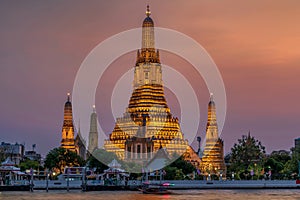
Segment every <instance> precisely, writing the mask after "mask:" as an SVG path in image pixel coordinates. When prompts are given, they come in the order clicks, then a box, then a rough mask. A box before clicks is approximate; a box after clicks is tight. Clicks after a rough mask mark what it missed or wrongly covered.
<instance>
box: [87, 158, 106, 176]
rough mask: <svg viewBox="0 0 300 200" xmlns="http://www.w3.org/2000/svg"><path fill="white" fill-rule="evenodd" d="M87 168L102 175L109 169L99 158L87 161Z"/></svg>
mask: <svg viewBox="0 0 300 200" xmlns="http://www.w3.org/2000/svg"><path fill="white" fill-rule="evenodd" d="M87 166H88V167H89V168H94V169H96V170H95V172H96V173H102V172H103V171H104V170H106V169H108V166H107V165H105V164H103V163H102V162H100V161H99V160H98V159H97V158H95V157H94V156H90V157H89V158H88V160H87Z"/></svg>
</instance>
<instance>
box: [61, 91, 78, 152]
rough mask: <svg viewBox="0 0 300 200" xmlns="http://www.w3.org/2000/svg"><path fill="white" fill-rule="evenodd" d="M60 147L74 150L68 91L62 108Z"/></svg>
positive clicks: (70, 104)
mask: <svg viewBox="0 0 300 200" xmlns="http://www.w3.org/2000/svg"><path fill="white" fill-rule="evenodd" d="M61 147H63V148H65V149H69V150H71V151H75V141H74V125H73V114H72V103H71V101H70V93H68V98H67V102H66V103H65V108H64V123H63V127H62V140H61Z"/></svg>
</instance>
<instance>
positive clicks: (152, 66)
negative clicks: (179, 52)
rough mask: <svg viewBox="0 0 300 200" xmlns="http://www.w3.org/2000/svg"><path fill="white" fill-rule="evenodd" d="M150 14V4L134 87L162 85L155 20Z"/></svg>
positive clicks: (144, 24) (138, 52)
mask: <svg viewBox="0 0 300 200" xmlns="http://www.w3.org/2000/svg"><path fill="white" fill-rule="evenodd" d="M150 14H151V12H150V9H149V6H147V11H146V18H145V19H144V21H143V25H142V48H141V50H138V51H137V59H136V66H135V72H134V81H133V84H134V88H138V87H140V86H142V85H146V84H158V85H162V74H161V73H162V72H161V65H160V59H159V51H158V50H155V45H154V44H155V42H154V22H153V20H152V19H151V17H150Z"/></svg>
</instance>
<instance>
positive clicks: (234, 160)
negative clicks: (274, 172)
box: [227, 134, 266, 179]
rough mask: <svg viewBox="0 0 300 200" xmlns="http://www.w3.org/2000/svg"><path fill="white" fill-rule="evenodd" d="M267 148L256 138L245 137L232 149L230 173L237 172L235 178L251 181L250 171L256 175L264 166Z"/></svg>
mask: <svg viewBox="0 0 300 200" xmlns="http://www.w3.org/2000/svg"><path fill="white" fill-rule="evenodd" d="M265 156H266V155H265V147H264V146H263V145H262V144H261V142H260V141H258V140H256V139H255V138H254V137H252V136H250V134H249V135H248V136H245V135H243V136H242V138H241V139H239V140H238V143H236V144H234V146H233V147H232V148H231V154H230V156H229V157H230V158H229V163H230V167H229V168H228V170H227V171H228V173H231V172H235V178H236V179H238V178H241V179H250V178H251V175H250V171H252V170H253V171H254V173H256V175H258V173H260V171H259V169H260V168H261V167H262V166H263V164H264V159H265ZM227 159H228V158H227Z"/></svg>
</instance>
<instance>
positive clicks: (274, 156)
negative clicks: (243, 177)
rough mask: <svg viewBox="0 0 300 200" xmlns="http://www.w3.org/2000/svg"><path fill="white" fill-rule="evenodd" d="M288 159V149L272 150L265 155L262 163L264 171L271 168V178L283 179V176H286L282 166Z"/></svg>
mask: <svg viewBox="0 0 300 200" xmlns="http://www.w3.org/2000/svg"><path fill="white" fill-rule="evenodd" d="M290 160H291V156H290V154H289V152H288V151H284V150H280V151H273V152H272V153H271V154H270V155H269V156H268V157H267V159H266V161H265V163H264V169H265V171H268V170H271V172H272V179H284V177H286V174H285V173H284V167H285V164H286V163H288V162H289V161H290Z"/></svg>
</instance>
